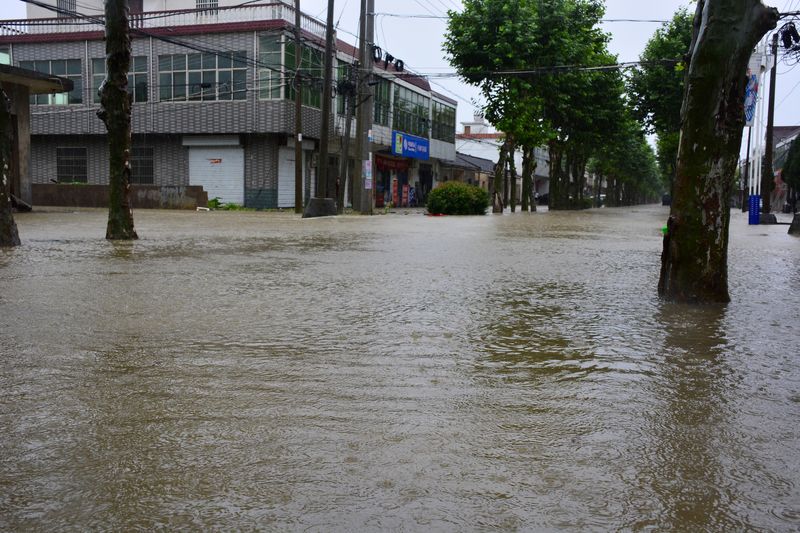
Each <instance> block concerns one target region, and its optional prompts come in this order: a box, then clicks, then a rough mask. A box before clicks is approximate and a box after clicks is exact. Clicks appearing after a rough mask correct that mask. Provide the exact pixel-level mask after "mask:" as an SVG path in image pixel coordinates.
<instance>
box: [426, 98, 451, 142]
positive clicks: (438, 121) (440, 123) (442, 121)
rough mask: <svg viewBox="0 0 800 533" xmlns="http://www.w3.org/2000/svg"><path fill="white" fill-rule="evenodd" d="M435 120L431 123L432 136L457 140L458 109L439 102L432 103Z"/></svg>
mask: <svg viewBox="0 0 800 533" xmlns="http://www.w3.org/2000/svg"><path fill="white" fill-rule="evenodd" d="M432 108H433V109H432V111H433V113H432V115H433V121H432V125H431V137H433V138H434V139H439V140H440V141H445V142H449V143H452V142H455V140H456V110H455V108H454V107H450V106H449V105H445V104H442V103H439V102H433V104H432Z"/></svg>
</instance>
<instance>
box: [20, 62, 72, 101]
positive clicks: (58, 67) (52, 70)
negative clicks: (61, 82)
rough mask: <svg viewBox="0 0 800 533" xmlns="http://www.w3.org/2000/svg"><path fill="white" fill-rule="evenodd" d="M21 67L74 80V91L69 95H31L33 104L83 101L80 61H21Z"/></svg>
mask: <svg viewBox="0 0 800 533" xmlns="http://www.w3.org/2000/svg"><path fill="white" fill-rule="evenodd" d="M19 66H20V67H22V68H26V69H29V70H35V71H37V72H41V73H43V74H51V75H54V76H61V77H62V78H69V79H70V80H72V83H73V89H72V90H71V91H70V92H68V93H57V94H35V95H31V104H40V105H42V104H44V105H65V104H80V103H81V102H82V101H83V96H82V94H83V84H82V83H81V60H80V59H54V60H44V61H20V62H19Z"/></svg>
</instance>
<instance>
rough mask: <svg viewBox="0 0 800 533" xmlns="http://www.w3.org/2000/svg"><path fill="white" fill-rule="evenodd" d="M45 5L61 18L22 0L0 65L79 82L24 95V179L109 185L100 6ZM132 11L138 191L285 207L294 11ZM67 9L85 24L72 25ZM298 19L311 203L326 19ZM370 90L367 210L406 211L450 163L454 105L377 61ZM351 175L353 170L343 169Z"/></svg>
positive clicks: (0, 32) (176, 7) (335, 135)
mask: <svg viewBox="0 0 800 533" xmlns="http://www.w3.org/2000/svg"><path fill="white" fill-rule="evenodd" d="M49 3H50V4H51V5H53V6H54V7H55V8H57V9H60V11H59V12H58V13H57V14H56V13H53V12H47V10H43V9H42V8H40V7H38V6H33V5H30V6H29V7H28V10H29V11H28V14H29V18H28V19H25V20H16V21H2V22H1V23H0V57H5V58H7V60H8V61H9V62H10V63H11V64H13V65H16V66H19V67H23V68H27V69H30V70H35V71H38V72H41V73H45V74H54V75H59V76H63V77H65V78H68V79H70V80H72V81H73V84H74V88H73V89H72V90H71V91H69V92H65V93H60V94H46V95H40V96H36V97H34V98H32V99H31V104H32V105H31V108H32V112H31V139H32V141H31V176H32V181H33V184H34V187H35V186H36V185H37V184H47V183H49V182H51V181H57V182H59V183H73V182H77V183H88V184H96V185H104V184H107V183H108V149H107V146H106V136H105V127H104V125H103V124H102V122H101V121H100V120H99V119H98V118H97V116H96V112H97V110H98V109H99V98H98V96H97V90H98V88H99V86H100V84H101V83H102V82H103V79H104V77H105V61H104V56H105V49H104V42H103V34H104V27H103V21H102V17H101V16H99V14H100V13H101V12H102V0H81V1H80V2H77V3H76V2H75V1H74V0H49ZM131 6H132V11H134V12H135V13H134V14H133V15H132V17H131V27H132V55H133V59H132V64H131V71H130V73H129V76H128V80H129V90H130V92H131V96H132V98H133V112H132V131H133V149H132V154H131V170H132V176H131V180H132V184H133V185H134V188H135V187H136V186H139V185H142V186H144V185H147V186H151V187H152V186H155V187H175V186H182V187H185V186H202V187H203V188H204V190H205V191H206V192H207V193H208V197H209V198H219V199H220V201H221V202H223V203H233V204H239V205H244V206H247V207H254V208H276V207H292V206H294V168H295V163H296V162H295V156H294V101H293V100H294V94H295V91H294V83H295V76H294V64H295V58H294V41H293V28H294V25H293V21H294V8H293V6H292V5H291V4H287V3H283V2H272V3H264V4H255V3H254V4H244V5H243V4H242V2H240V1H226V0H219V1H216V0H140V1H138V2H136V1H132V2H131ZM76 12H80V14H81V15H91V16H90V17H89V18H88V19H87V18H85V17H82V18H75V16H74V14H75V13H76ZM43 17H44V18H43ZM301 25H302V37H303V41H304V51H303V58H302V70H303V72H305V73H306V74H307V76H306V79H305V81H304V82H303V83H304V85H303V92H302V94H303V117H302V124H303V128H302V129H303V131H302V134H303V141H302V143H303V147H302V148H303V158H302V161H300V162H298V164H300V165H302V168H303V180H304V183H303V190H304V200H305V201H307V199H308V198H310V197H311V196H312V195H313V194H314V181H315V175H316V168H317V165H318V164H319V161H318V160H317V159H318V157H317V153H318V150H319V138H320V126H321V112H320V108H321V100H322V65H323V42H324V25H323V24H322V23H321V22H320V21H318V20H317V19H315V18H313V17H309V16H306V15H302V22H301ZM336 43H337V45H336V48H337V50H336V63H335V65H336V67H335V71H336V76H337V77H340V76H343V75H344V71H345V68H344V66H345V65H347V64H348V63H353V62H354V61H355V56H356V55H357V54H356V49H355V48H354V47H353V46H352V45H351V44H349V43H346V42H344V41H342V40H337V41H336ZM373 51H374V52H375V53H378V52H380V50H379V49H378V50H373ZM393 54H395V55H397V56H400V55H402V54H401V53H400V52H399V51H393ZM381 59H386V56H385V55H384V56H382V58H381ZM370 82H371V84H372V85H373V86H374V90H375V97H374V99H373V105H374V124H373V126H372V146H371V148H372V153H373V154H374V157H373V168H374V179H373V183H374V188H375V197H376V204H377V205H378V206H380V205H382V204H383V203H385V202H387V201H392V202H393V203H394V205H403V204H404V203H405V204H407V203H408V201H409V197H410V196H411V195H414V196H415V197H416V198H418V199H422V200H424V196H425V194H426V193H427V192H428V191H430V189H431V188H433V187H434V186H435V185H436V183H437V182H438V181H440V180H442V179H443V178H444V177H445V176H446V170H445V168H446V167H449V165H450V164H451V163H452V162H453V161H454V160H455V138H454V137H455V116H456V105H457V104H456V102H455V101H454V100H452V99H449V98H447V97H444V96H443V95H440V94H437V93H435V92H434V91H432V90H431V88H430V85H429V84H428V82H427V80H425V79H424V78H422V77H420V76H417V75H415V74H413V73H411V72H408V71H407V70H406V69H405V68H404V66H403V65H402V61H397V60H394V59H393V60H392V61H379V62H377V63H376V66H375V68H374V70H373V74H372V79H371V80H370ZM333 109H334V112H333V114H334V117H333V119H334V120H332V121H331V138H332V144H331V146H330V152H331V153H332V154H333V157H332V158H331V160H330V161H329V162H328V163H329V165H330V167H331V168H338V164H337V159H338V157H340V151H341V148H340V146H341V142H340V141H341V136H342V134H343V132H344V121H345V117H344V106H343V102H342V101H341V99H340V98H339V99H337V102H336V104H335V105H334V106H333ZM355 134H356V132H355V127H353V131H352V134H351V136H352V137H353V138H355ZM354 144H355V143H351V149H350V154H351V159H356V157H355V156H354V155H353V154H354ZM411 148H415V149H413V150H412V149H411ZM350 168H359V167H357V166H356V163H355V161H351V164H350ZM412 190H413V192H412Z"/></svg>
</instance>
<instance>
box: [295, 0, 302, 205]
mask: <svg viewBox="0 0 800 533" xmlns="http://www.w3.org/2000/svg"><path fill="white" fill-rule="evenodd" d="M294 55H295V60H294V134H295V135H294V212H295V213H302V212H303V92H302V87H303V80H302V79H301V77H300V67H301V65H302V62H303V48H302V43H301V41H300V0H294Z"/></svg>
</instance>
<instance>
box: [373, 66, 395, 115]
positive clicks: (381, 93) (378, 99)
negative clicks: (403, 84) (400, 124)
mask: <svg viewBox="0 0 800 533" xmlns="http://www.w3.org/2000/svg"><path fill="white" fill-rule="evenodd" d="M378 79H379V81H378V84H377V85H376V86H375V87H374V90H375V110H374V113H373V122H374V123H375V124H378V125H380V126H388V125H389V112H390V111H391V105H392V103H391V90H392V82H391V81H389V80H386V79H383V78H378Z"/></svg>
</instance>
